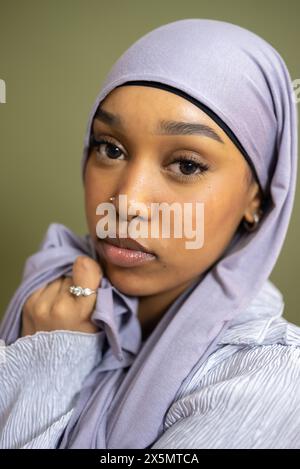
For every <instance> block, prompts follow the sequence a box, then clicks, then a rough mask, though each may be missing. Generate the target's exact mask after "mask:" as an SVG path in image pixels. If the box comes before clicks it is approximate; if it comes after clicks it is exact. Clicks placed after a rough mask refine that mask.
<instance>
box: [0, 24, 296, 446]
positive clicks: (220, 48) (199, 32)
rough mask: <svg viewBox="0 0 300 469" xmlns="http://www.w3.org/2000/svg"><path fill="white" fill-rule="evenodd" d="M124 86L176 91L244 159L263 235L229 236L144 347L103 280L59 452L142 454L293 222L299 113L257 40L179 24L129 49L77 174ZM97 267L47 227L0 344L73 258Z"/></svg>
mask: <svg viewBox="0 0 300 469" xmlns="http://www.w3.org/2000/svg"><path fill="white" fill-rule="evenodd" d="M130 80H132V81H133V80H146V81H149V82H159V83H162V84H165V85H169V86H172V87H174V88H176V89H178V90H182V91H184V92H185V93H187V94H188V95H189V96H191V97H193V98H195V99H197V100H198V101H199V102H201V103H203V104H204V105H205V106H207V107H208V108H209V109H211V110H212V111H213V112H214V113H215V114H216V115H217V116H219V117H220V119H222V121H223V122H224V123H225V124H226V125H227V126H228V127H229V128H230V129H231V131H232V132H233V133H234V135H235V136H236V138H237V139H238V141H239V142H240V144H241V145H242V147H243V148H244V150H245V151H246V153H247V154H248V155H249V157H250V159H251V162H252V164H253V167H254V168H255V171H256V173H257V176H258V179H259V182H260V184H261V187H262V189H263V191H264V192H265V194H266V197H267V198H268V205H267V209H266V210H265V214H264V216H263V218H262V220H261V223H260V227H259V229H258V230H257V231H255V232H252V233H247V232H244V233H243V234H241V235H239V236H235V237H234V239H233V241H232V242H231V243H230V246H228V249H227V250H226V253H225V254H224V255H223V256H222V258H221V259H220V260H219V261H218V262H217V263H215V264H214V265H213V266H212V267H211V268H210V269H209V270H208V272H207V273H206V275H205V276H204V278H202V279H201V281H200V282H194V284H193V285H192V286H191V287H190V288H189V289H188V290H186V291H185V292H184V293H183V294H181V295H180V296H179V297H178V298H177V299H176V301H175V302H174V303H173V304H172V305H171V307H170V308H169V309H168V311H167V312H166V314H165V315H164V317H163V318H162V319H161V321H160V322H159V323H158V325H157V327H156V328H155V330H154V331H153V332H152V334H151V335H150V336H149V337H148V339H147V340H146V342H145V344H144V345H143V347H142V348H141V346H142V343H141V329H140V324H139V321H138V319H137V306H138V299H137V298H136V297H129V296H126V295H124V294H122V293H121V292H120V291H118V290H117V289H116V288H115V287H114V286H113V285H112V284H111V283H110V282H109V280H108V279H107V278H106V277H104V278H103V280H102V282H101V286H100V287H99V290H98V295H97V302H96V307H95V310H94V312H93V315H92V320H93V321H94V322H95V323H97V324H99V325H101V326H102V328H103V330H102V331H101V332H100V333H99V337H100V338H102V339H103V340H102V342H99V344H100V343H101V344H102V345H101V346H103V358H102V361H101V363H100V364H99V366H98V367H96V369H95V370H94V371H93V372H92V373H91V375H90V376H89V377H88V379H87V381H86V383H85V386H84V388H83V389H82V392H81V393H80V396H79V399H78V401H77V404H76V408H75V411H74V413H73V416H72V418H71V420H70V422H69V424H68V426H67V428H66V430H65V432H64V434H63V435H62V438H61V440H60V442H59V444H58V447H60V448H66V447H68V448H78V447H80V448H108V449H110V448H111V449H112V448H146V447H151V445H152V444H154V442H155V441H156V439H157V438H158V437H159V436H160V435H161V433H162V431H163V419H164V416H165V414H166V412H167V410H168V408H169V406H170V405H171V404H172V402H173V400H174V398H175V397H176V392H177V391H178V389H179V387H180V385H181V383H182V381H183V380H184V379H185V378H186V377H187V376H188V374H189V373H190V372H191V371H192V369H193V367H194V366H195V364H196V363H199V361H200V362H202V361H204V360H205V359H206V357H207V356H208V354H210V353H211V352H212V351H213V350H214V349H215V347H216V343H217V339H218V338H219V337H220V334H222V332H224V330H225V329H226V328H227V327H228V325H229V324H230V322H231V321H233V320H234V318H236V317H237V316H238V315H239V314H240V313H241V312H242V310H243V309H244V308H246V307H247V305H248V304H249V303H250V301H251V300H252V298H253V297H254V296H255V295H256V294H257V293H258V290H259V289H260V288H261V286H262V284H263V282H264V281H265V280H266V279H267V278H268V277H269V275H270V273H271V271H272V269H273V267H274V265H275V263H276V261H277V258H278V256H279V253H280V250H281V248H282V245H283V242H284V240H285V236H286V233H287V229H288V225H289V220H290V216H291V212H292V207H293V201H294V195H295V186H296V172H297V110H296V105H295V101H294V98H293V88H292V84H291V79H290V76H289V72H288V70H287V67H286V65H285V63H284V61H283V59H282V58H281V56H280V55H279V54H278V52H277V51H276V50H275V49H274V48H273V47H272V46H271V45H270V44H268V43H267V42H265V41H264V40H263V39H261V38H260V37H258V36H257V35H255V34H254V33H252V32H250V31H248V30H245V29H243V28H241V27H239V26H236V25H234V24H231V23H227V22H222V21H216V20H209V19H184V20H179V21H174V22H172V23H169V24H165V25H163V26H160V27H158V28H156V29H154V30H152V31H150V32H149V33H147V34H146V35H144V36H143V37H142V38H140V39H139V40H137V41H136V42H135V43H134V44H133V45H132V46H131V47H129V48H128V49H127V50H126V51H125V53H123V55H122V56H121V57H120V58H119V59H118V60H117V62H116V63H115V64H114V66H113V67H112V69H111V71H110V73H109V74H108V76H107V78H106V80H105V82H104V84H103V86H102V89H101V91H100V93H99V95H98V97H97V99H96V101H95V103H94V106H93V108H92V111H91V114H90V117H89V121H88V126H87V132H86V137H85V142H84V154H83V160H82V170H83V172H84V168H85V163H86V159H87V153H88V146H89V136H90V130H91V123H92V119H93V116H94V113H95V111H96V109H97V107H98V105H99V103H100V102H101V101H102V100H103V99H104V98H105V97H106V96H107V95H108V93H109V92H110V91H112V90H113V89H114V88H115V87H116V86H118V85H122V84H124V83H125V82H128V81H130ZM80 254H87V255H90V256H91V257H93V258H95V251H94V248H93V245H92V243H91V240H90V237H89V235H86V236H85V237H83V238H80V237H78V236H76V235H75V234H74V233H72V232H71V231H70V230H69V229H68V228H66V227H65V226H64V225H60V224H51V225H50V226H49V228H48V231H47V233H46V236H45V239H44V241H43V243H42V245H41V246H40V250H39V251H38V252H37V253H36V254H34V255H33V256H31V257H30V258H28V259H27V262H26V264H25V270H24V277H23V280H22V283H21V285H20V287H19V288H18V289H17V291H16V293H15V295H14V296H13V298H12V300H11V302H10V304H9V306H8V309H7V311H6V314H5V317H4V320H3V322H2V324H1V330H0V336H1V338H2V339H4V340H6V342H7V343H12V342H13V341H15V340H16V339H17V338H18V337H19V334H20V332H19V331H20V316H21V310H22V305H23V303H24V301H25V300H26V298H27V297H28V296H29V295H30V294H31V293H32V292H33V291H34V290H35V289H37V288H39V287H40V286H42V285H44V284H45V283H47V282H50V281H52V280H53V279H55V278H57V277H58V276H60V275H68V274H70V272H71V269H72V264H73V262H74V260H75V258H76V257H77V256H78V255H80Z"/></svg>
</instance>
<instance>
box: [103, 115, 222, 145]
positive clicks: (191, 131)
mask: <svg viewBox="0 0 300 469" xmlns="http://www.w3.org/2000/svg"><path fill="white" fill-rule="evenodd" d="M95 118H96V119H98V120H100V121H102V122H104V123H105V124H108V125H110V126H112V127H119V128H120V129H122V128H124V125H123V121H122V119H121V117H120V116H119V115H118V114H112V113H111V112H108V111H105V110H104V109H102V108H98V109H97V111H96V113H95ZM156 134H158V135H201V136H203V137H209V138H212V139H213V140H216V141H217V142H220V143H224V141H223V140H222V138H221V137H220V136H219V135H218V134H217V132H215V130H214V129H213V128H212V127H210V126H209V125H206V124H196V123H190V122H179V121H173V120H170V121H167V120H162V121H160V122H159V123H158V126H157V128H156Z"/></svg>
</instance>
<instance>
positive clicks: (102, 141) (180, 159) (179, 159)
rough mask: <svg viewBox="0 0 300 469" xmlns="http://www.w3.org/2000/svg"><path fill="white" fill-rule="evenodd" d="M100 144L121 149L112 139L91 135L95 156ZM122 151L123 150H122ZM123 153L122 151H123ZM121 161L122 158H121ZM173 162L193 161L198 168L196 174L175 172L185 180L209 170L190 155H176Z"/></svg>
mask: <svg viewBox="0 0 300 469" xmlns="http://www.w3.org/2000/svg"><path fill="white" fill-rule="evenodd" d="M100 145H111V146H113V147H116V148H118V150H120V151H121V152H122V149H121V148H119V146H118V145H116V144H115V143H114V142H113V141H111V140H110V139H108V138H107V137H105V138H101V139H100V140H96V138H95V137H94V135H91V140H90V148H95V149H96V150H98V152H97V156H98V155H99V147H100ZM122 153H123V152H122ZM123 154H124V153H123ZM107 158H108V159H110V160H112V161H114V160H118V158H110V157H109V156H108V157H107ZM121 161H122V160H121ZM174 163H193V164H194V165H195V166H196V169H199V170H200V172H199V173H197V174H176V175H175V177H176V178H177V179H182V180H185V181H191V180H192V179H194V178H198V177H202V176H203V175H204V174H205V172H206V171H208V170H209V166H208V165H207V164H204V163H200V162H199V161H195V160H194V159H193V158H192V157H190V156H188V157H184V156H182V157H177V158H175V160H174V161H172V163H171V164H174Z"/></svg>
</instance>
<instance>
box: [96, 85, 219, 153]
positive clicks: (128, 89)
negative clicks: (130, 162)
mask: <svg viewBox="0 0 300 469" xmlns="http://www.w3.org/2000/svg"><path fill="white" fill-rule="evenodd" d="M94 117H95V118H97V120H99V121H100V122H102V123H105V124H108V125H109V126H111V127H115V128H116V129H120V130H126V127H127V128H128V129H130V128H132V126H133V125H134V126H136V127H137V126H144V127H145V128H146V127H147V128H148V129H149V130H150V129H155V131H154V133H157V134H173V135H197V134H198V135H204V136H208V137H211V138H212V139H214V140H215V141H217V142H220V143H223V144H224V143H225V140H226V138H227V137H226V134H225V132H224V131H223V129H222V128H221V127H220V126H219V125H218V124H217V123H216V122H215V121H214V120H213V119H212V118H211V117H210V116H208V114H206V113H205V112H204V111H203V110H202V109H200V108H199V107H198V106H197V105H195V104H193V103H192V102H190V101H189V100H188V99H185V98H184V97H182V96H179V95H177V94H176V93H173V92H171V91H167V90H164V89H159V88H155V87H149V86H137V85H134V86H121V87H119V88H115V89H114V90H112V91H111V92H110V93H109V94H108V96H106V98H105V99H104V100H102V102H101V103H100V105H99V106H98V109H97V111H96V113H95V116H94Z"/></svg>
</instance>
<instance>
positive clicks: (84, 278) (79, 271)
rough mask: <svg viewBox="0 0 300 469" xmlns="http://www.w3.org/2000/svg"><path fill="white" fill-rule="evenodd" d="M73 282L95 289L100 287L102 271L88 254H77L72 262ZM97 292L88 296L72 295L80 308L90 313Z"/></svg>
mask: <svg viewBox="0 0 300 469" xmlns="http://www.w3.org/2000/svg"><path fill="white" fill-rule="evenodd" d="M72 272H73V273H72V277H73V284H74V285H76V286H80V287H82V288H90V289H91V290H97V289H98V288H99V287H100V284H101V280H102V277H103V271H102V268H101V266H100V264H98V263H97V262H96V261H95V260H94V259H92V258H91V257H88V256H78V257H77V258H76V260H75V262H74V264H73V271H72ZM96 297H97V293H96V294H95V293H93V294H92V295H89V296H79V297H76V296H74V298H75V300H76V303H78V305H81V309H82V310H83V311H84V312H86V313H90V312H91V311H92V309H93V307H94V305H95V303H96Z"/></svg>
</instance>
